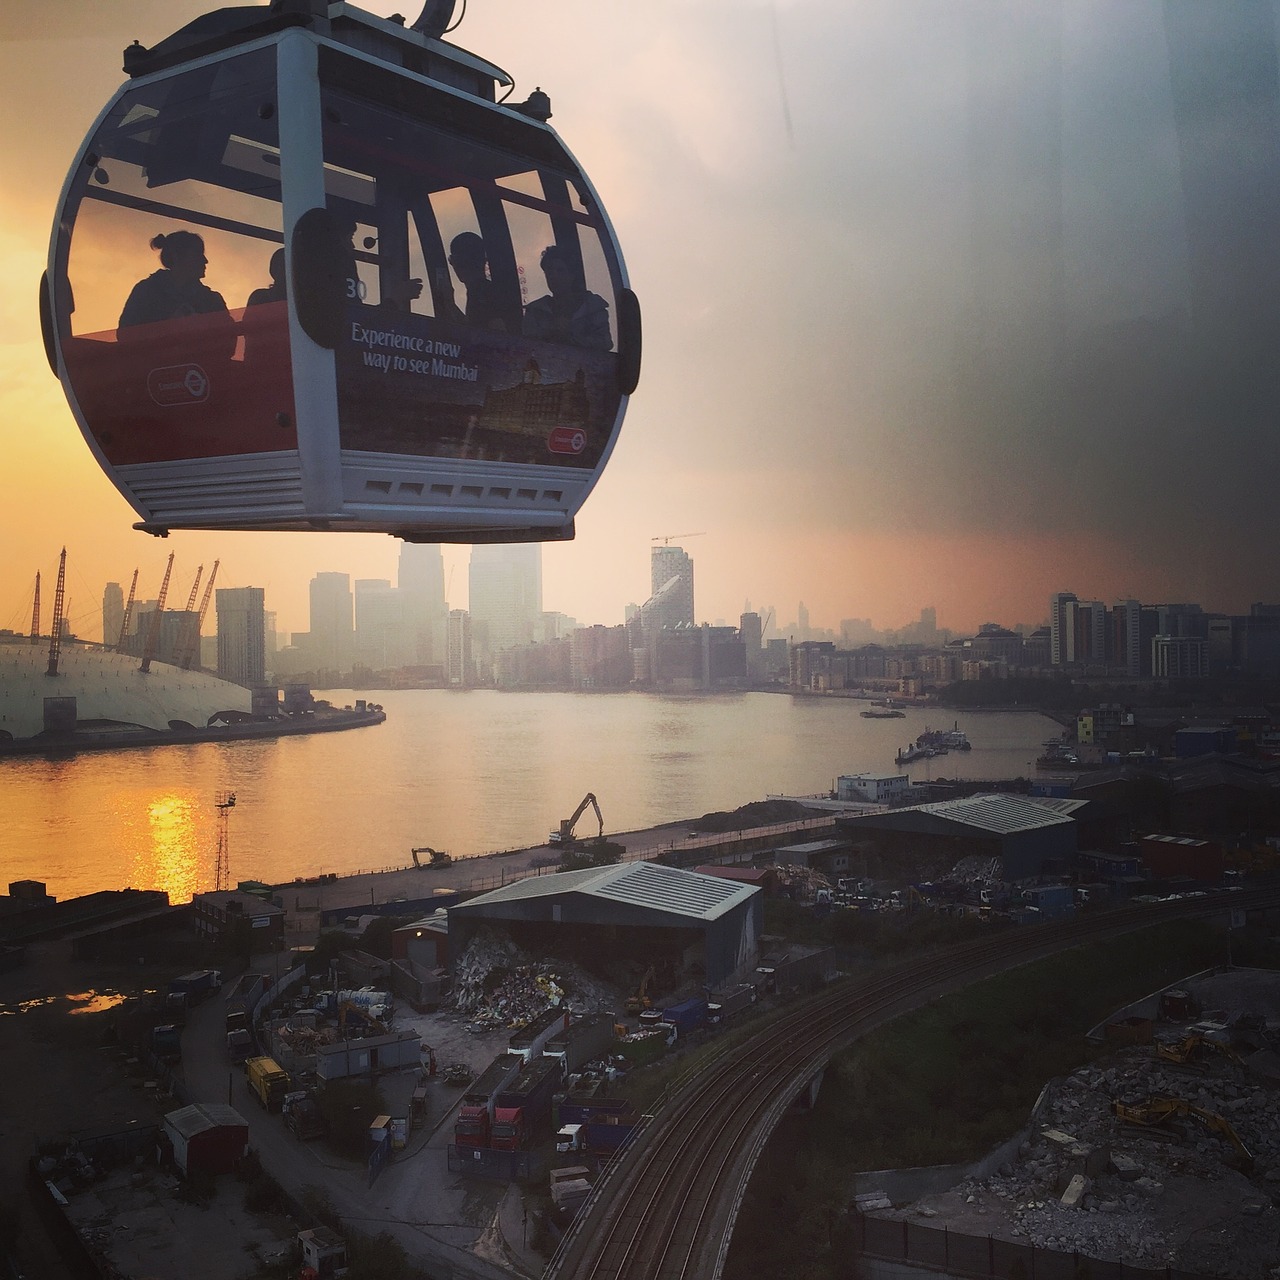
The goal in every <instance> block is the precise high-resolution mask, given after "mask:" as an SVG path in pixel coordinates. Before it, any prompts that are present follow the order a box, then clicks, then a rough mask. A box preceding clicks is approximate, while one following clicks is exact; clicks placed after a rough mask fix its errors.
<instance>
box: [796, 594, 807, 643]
mask: <svg viewBox="0 0 1280 1280" xmlns="http://www.w3.org/2000/svg"><path fill="white" fill-rule="evenodd" d="M808 638H809V609H808V607H807V606H806V605H805V602H804V601H803V600H801V601H800V604H799V607H798V608H797V609H796V639H797V640H807V639H808Z"/></svg>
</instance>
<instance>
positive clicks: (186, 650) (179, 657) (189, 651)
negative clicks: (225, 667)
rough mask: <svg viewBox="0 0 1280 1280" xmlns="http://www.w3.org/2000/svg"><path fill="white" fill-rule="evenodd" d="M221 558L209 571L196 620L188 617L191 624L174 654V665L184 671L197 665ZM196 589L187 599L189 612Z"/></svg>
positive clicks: (197, 574)
mask: <svg viewBox="0 0 1280 1280" xmlns="http://www.w3.org/2000/svg"><path fill="white" fill-rule="evenodd" d="M221 563H222V561H221V560H215V561H214V562H213V568H212V570H210V572H209V581H208V582H206V583H205V584H204V595H203V596H201V597H200V610H199V612H198V613H197V615H196V618H195V621H194V622H192V621H191V620H190V619H188V622H189V623H190V625H189V626H188V627H187V630H186V632H185V634H184V635H183V638H182V645H181V647H180V651H179V652H178V653H176V654H175V655H174V665H175V666H179V667H181V668H182V669H183V671H190V670H191V668H192V666H193V665H197V663H198V659H199V657H200V635H201V632H202V631H203V629H204V615H205V614H206V613H208V612H209V599H210V597H211V596H212V595H213V584H214V582H215V581H216V580H217V577H218V566H219V565H220V564H221ZM202 567H203V566H202ZM199 581H200V574H199V572H197V573H196V582H197V584H198V583H199ZM195 595H196V589H195V587H192V588H191V600H188V601H187V612H188V613H190V612H191V605H192V602H193V601H194V600H195Z"/></svg>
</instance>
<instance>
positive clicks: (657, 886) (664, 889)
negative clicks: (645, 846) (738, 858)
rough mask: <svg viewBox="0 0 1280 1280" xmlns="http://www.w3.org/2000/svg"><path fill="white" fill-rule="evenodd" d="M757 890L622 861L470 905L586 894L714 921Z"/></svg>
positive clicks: (518, 886) (513, 887)
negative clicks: (614, 864)
mask: <svg viewBox="0 0 1280 1280" xmlns="http://www.w3.org/2000/svg"><path fill="white" fill-rule="evenodd" d="M759 892H760V890H759V889H757V888H756V887H755V886H753V885H744V884H739V883H735V882H734V881H732V880H724V879H721V878H720V877H718V876H704V875H699V874H698V873H697V872H696V871H682V870H680V869H679V868H678V867H664V866H661V865H660V864H659V863H656V862H624V863H620V864H618V865H616V866H612V867H590V868H588V869H587V870H585V871H558V872H555V873H553V874H551V875H546V876H536V877H530V878H528V879H525V880H517V881H515V883H513V884H508V885H503V887H502V888H500V889H494V890H493V891H492V892H491V893H486V894H482V895H481V896H480V897H478V898H472V899H471V900H470V901H469V902H468V903H466V907H468V908H469V907H475V906H485V905H488V904H490V903H498V902H516V901H519V900H521V899H526V898H538V897H548V896H553V895H554V896H560V895H563V894H570V893H584V894H587V895H588V896H590V897H593V898H604V899H607V900H609V901H611V902H621V903H626V904H627V905H629V906H636V907H647V908H649V909H651V910H653V911H663V912H666V913H667V914H669V915H680V916H690V917H692V918H694V919H697V920H714V919H716V918H717V917H718V916H721V915H723V914H724V913H725V912H726V911H729V910H731V909H732V908H733V907H736V906H737V905H738V904H739V903H740V902H743V901H745V900H746V899H747V898H749V897H750V896H751V895H752V894H754V893H759ZM456 909H457V908H455V910H456Z"/></svg>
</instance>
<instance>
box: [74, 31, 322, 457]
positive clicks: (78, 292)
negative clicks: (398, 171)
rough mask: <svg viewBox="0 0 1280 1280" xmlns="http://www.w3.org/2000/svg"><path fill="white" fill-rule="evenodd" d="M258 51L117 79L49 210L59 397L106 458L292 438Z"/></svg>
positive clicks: (269, 77)
mask: <svg viewBox="0 0 1280 1280" xmlns="http://www.w3.org/2000/svg"><path fill="white" fill-rule="evenodd" d="M275 80H276V76H275V55H274V50H273V49H263V50H259V51H255V52H253V53H250V54H244V55H241V56H237V57H233V58H230V59H227V60H225V61H222V62H218V63H216V64H213V65H210V66H206V67H201V68H197V69H194V70H189V71H185V72H182V73H180V74H177V75H174V76H172V77H169V78H166V79H164V80H161V81H157V82H155V83H152V84H141V85H131V86H129V87H128V88H126V89H125V90H124V91H123V92H122V94H121V96H120V98H119V99H118V101H117V102H116V103H115V105H114V106H113V107H112V109H111V110H110V111H109V113H108V115H107V117H106V119H105V121H104V122H103V124H102V125H101V127H100V128H99V129H98V130H97V132H96V133H95V135H94V137H93V139H92V140H91V142H90V144H89V148H88V151H87V154H86V156H85V158H84V161H83V163H82V165H81V166H80V168H79V170H78V172H77V173H76V174H75V175H74V176H73V181H72V183H71V186H70V189H69V194H68V198H67V203H66V206H65V208H64V209H63V214H62V220H61V224H60V232H59V237H58V241H57V253H56V258H55V264H54V275H53V297H54V316H55V324H56V325H57V329H58V339H59V345H60V347H61V350H62V354H63V361H64V365H65V368H66V374H67V381H68V382H69V384H70V387H69V389H70V391H71V393H72V395H73V396H74V399H75V402H76V404H77V405H78V406H79V409H80V413H81V416H82V420H83V422H84V423H85V425H86V427H87V429H88V431H89V433H90V434H91V435H92V436H93V438H94V440H95V441H96V442H97V445H98V447H99V448H100V450H101V452H102V454H103V455H104V457H105V458H106V460H107V461H108V462H109V463H111V464H112V465H117V464H127V463H135V462H156V461H165V460H172V459H187V458H198V457H218V456H224V455H233V454H251V453H261V452H270V451H276V450H282V449H292V448H295V447H296V443H297V439H296V430H295V426H294V405H293V381H292V374H291V370H290V351H289V329H288V314H287V304H286V301H285V284H284V279H285V275H284V255H283V249H282V245H283V243H284V236H283V222H282V214H281V192H280V145H279V138H278V136H277V135H278V131H277V126H276V85H275Z"/></svg>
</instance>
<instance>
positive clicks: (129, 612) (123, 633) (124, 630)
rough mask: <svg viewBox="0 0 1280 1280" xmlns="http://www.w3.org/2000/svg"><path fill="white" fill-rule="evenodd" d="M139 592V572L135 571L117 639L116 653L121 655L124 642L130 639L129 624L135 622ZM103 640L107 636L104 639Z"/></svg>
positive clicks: (104, 637)
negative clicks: (134, 605) (134, 613)
mask: <svg viewBox="0 0 1280 1280" xmlns="http://www.w3.org/2000/svg"><path fill="white" fill-rule="evenodd" d="M137 591H138V571H137V569H135V570H134V571H133V581H132V582H131V583H129V598H128V599H127V600H126V601H125V602H124V613H123V614H122V615H121V618H120V635H119V636H118V637H117V638H116V652H117V653H119V652H120V651H121V650H122V649H123V648H124V642H125V641H126V640H127V639H128V638H129V623H130V622H131V621H132V620H133V598H134V596H135V595H136V594H137ZM102 638H103V640H105V639H106V636H103V637H102Z"/></svg>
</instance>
